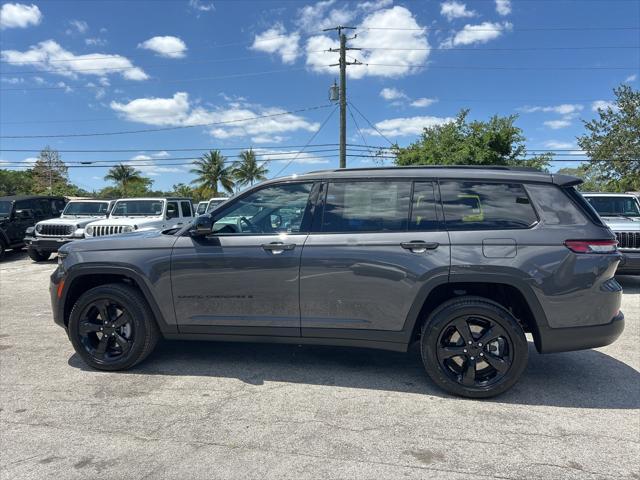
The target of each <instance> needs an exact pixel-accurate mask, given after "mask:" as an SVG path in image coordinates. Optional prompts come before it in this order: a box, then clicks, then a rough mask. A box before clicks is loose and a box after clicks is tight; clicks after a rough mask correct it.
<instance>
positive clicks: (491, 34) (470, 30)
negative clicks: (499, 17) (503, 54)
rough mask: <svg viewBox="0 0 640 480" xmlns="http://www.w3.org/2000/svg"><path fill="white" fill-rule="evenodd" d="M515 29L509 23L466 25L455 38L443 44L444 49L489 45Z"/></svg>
mask: <svg viewBox="0 0 640 480" xmlns="http://www.w3.org/2000/svg"><path fill="white" fill-rule="evenodd" d="M512 28H513V25H512V24H511V23H509V22H504V23H497V22H496V23H492V22H482V23H480V24H478V25H469V24H467V25H465V26H464V27H463V29H462V30H460V31H459V32H457V33H456V34H455V35H454V36H453V37H451V38H449V39H447V40H446V41H445V42H443V44H442V46H443V47H456V46H458V45H472V44H474V43H487V42H489V41H491V40H495V39H496V38H498V37H500V36H502V35H503V34H504V32H507V31H509V30H511V29H512Z"/></svg>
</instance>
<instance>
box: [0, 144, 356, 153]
mask: <svg viewBox="0 0 640 480" xmlns="http://www.w3.org/2000/svg"><path fill="white" fill-rule="evenodd" d="M337 145H338V144H337V143H316V144H313V145H307V147H337ZM303 146H304V145H270V146H258V145H250V146H243V147H216V148H212V147H211V146H208V147H200V148H148V147H142V148H129V149H103V150H59V149H56V151H57V152H59V153H143V152H201V151H209V150H220V151H225V150H249V149H250V148H251V149H253V150H263V149H285V148H300V147H303ZM354 146H356V147H358V146H361V145H354ZM41 150H42V148H33V149H29V148H14V149H9V148H0V152H24V153H29V152H31V153H37V152H40V151H41Z"/></svg>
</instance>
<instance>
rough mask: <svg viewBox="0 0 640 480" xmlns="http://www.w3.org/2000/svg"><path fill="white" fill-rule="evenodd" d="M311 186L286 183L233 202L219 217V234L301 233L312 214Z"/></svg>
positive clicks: (216, 225)
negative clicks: (309, 213)
mask: <svg viewBox="0 0 640 480" xmlns="http://www.w3.org/2000/svg"><path fill="white" fill-rule="evenodd" d="M311 186H312V184H311V183H284V184H281V185H272V186H269V187H265V188H261V189H259V190H256V191H254V192H252V193H249V194H248V195H247V196H245V197H243V198H240V199H238V200H236V201H235V202H233V203H232V204H231V205H230V206H228V207H227V208H225V209H224V211H223V212H221V216H218V215H219V214H217V212H215V213H213V215H214V216H215V218H216V219H215V225H214V230H215V232H216V233H217V234H234V235H237V234H246V235H266V234H277V233H298V232H300V231H301V230H302V221H303V219H304V217H305V213H306V212H307V210H308V208H307V207H308V203H309V194H310V192H311Z"/></svg>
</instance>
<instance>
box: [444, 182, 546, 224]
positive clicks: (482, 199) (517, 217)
mask: <svg viewBox="0 0 640 480" xmlns="http://www.w3.org/2000/svg"><path fill="white" fill-rule="evenodd" d="M440 194H441V196H442V204H443V207H444V218H445V222H446V225H447V228H448V229H449V230H500V229H513V228H529V227H530V226H532V225H533V224H534V223H535V222H536V221H537V220H538V219H537V217H536V214H535V211H534V210H533V207H532V206H531V203H530V201H529V197H528V196H527V193H526V192H525V190H524V187H523V186H522V185H521V184H517V183H488V182H473V181H466V182H455V181H442V182H441V183H440Z"/></svg>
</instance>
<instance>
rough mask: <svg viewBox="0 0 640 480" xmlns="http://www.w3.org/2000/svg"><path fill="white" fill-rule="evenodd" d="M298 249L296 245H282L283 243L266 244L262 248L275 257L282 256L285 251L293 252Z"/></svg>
mask: <svg viewBox="0 0 640 480" xmlns="http://www.w3.org/2000/svg"><path fill="white" fill-rule="evenodd" d="M295 247H296V244H295V243H282V242H271V243H264V244H263V245H262V248H263V249H264V250H266V251H267V252H271V253H273V254H274V255H280V254H281V253H282V252H284V251H285V250H293V249H294V248H295Z"/></svg>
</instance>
